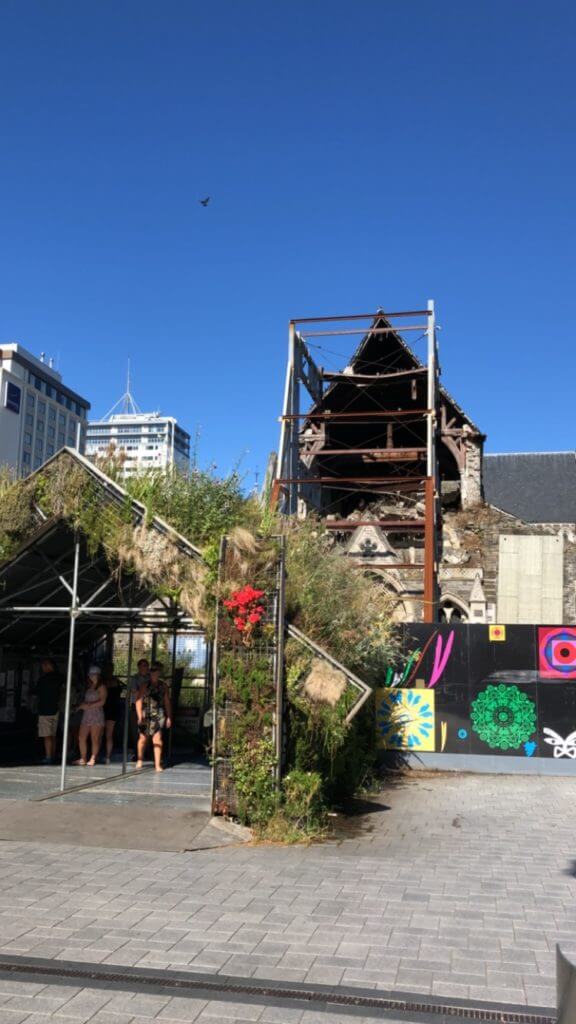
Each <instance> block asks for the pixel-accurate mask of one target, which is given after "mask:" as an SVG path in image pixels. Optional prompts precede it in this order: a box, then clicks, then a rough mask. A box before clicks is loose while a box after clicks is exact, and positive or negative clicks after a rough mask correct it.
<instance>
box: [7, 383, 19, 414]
mask: <svg viewBox="0 0 576 1024" xmlns="http://www.w3.org/2000/svg"><path fill="white" fill-rule="evenodd" d="M21 395H22V392H21V390H20V388H19V387H18V385H17V384H12V382H11V381H8V382H7V384H6V397H5V399H4V405H5V407H6V408H7V409H10V412H15V413H19V412H20V398H21Z"/></svg>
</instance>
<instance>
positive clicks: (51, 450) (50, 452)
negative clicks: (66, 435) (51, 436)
mask: <svg viewBox="0 0 576 1024" xmlns="http://www.w3.org/2000/svg"><path fill="white" fill-rule="evenodd" d="M51 455H54V445H53V444H47V445H46V458H47V459H49V458H50V456H51Z"/></svg>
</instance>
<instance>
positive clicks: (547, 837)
mask: <svg viewBox="0 0 576 1024" xmlns="http://www.w3.org/2000/svg"><path fill="white" fill-rule="evenodd" d="M575 804H576V779H573V778H533V777H532V778H523V777H518V776H515V777H510V776H480V775H478V776H473V775H461V776H457V775H451V774H446V775H432V774H431V775H427V776H421V775H419V774H417V773H414V774H412V775H410V776H409V777H408V778H407V779H402V778H400V779H399V780H398V781H397V782H396V783H395V784H391V785H389V786H387V787H386V788H385V789H384V790H383V792H382V793H381V794H380V796H379V797H378V798H375V799H374V800H373V801H371V802H370V803H369V804H368V806H367V807H365V808H364V810H365V811H366V812H367V813H365V814H363V815H362V816H361V817H360V818H358V819H352V820H351V821H348V822H347V823H346V824H345V825H343V826H342V827H341V828H339V831H338V837H337V838H336V839H334V840H332V841H330V842H327V843H325V844H322V845H313V846H310V847H289V848H285V847H278V846H253V845H246V844H242V843H240V842H238V844H231V845H227V846H223V847H218V848H215V849H210V850H197V851H196V852H184V853H171V852H155V851H150V850H126V849H124V850H115V849H110V848H94V847H93V846H84V845H69V844H66V843H65V842H64V843H62V844H59V843H56V842H23V841H4V842H0V870H1V877H2V886H1V892H0V901H1V906H0V910H1V913H0V942H1V946H0V954H1V955H2V957H3V958H8V959H9V961H10V962H14V963H23V962H25V961H24V958H27V957H33V958H43V959H46V958H47V959H48V960H49V961H51V962H52V964H53V965H57V964H61V965H62V966H63V967H64V966H66V965H70V964H79V965H80V967H81V968H82V967H83V968H85V969H86V971H85V973H87V970H89V969H90V968H92V969H93V970H94V971H98V969H100V970H102V971H105V970H107V969H108V970H109V969H110V967H111V966H112V967H114V966H115V967H118V968H121V969H122V970H125V971H127V972H128V973H130V971H133V972H136V975H134V974H133V977H135V976H137V972H138V971H142V970H147V971H148V972H149V977H153V976H154V977H159V978H160V979H161V978H162V977H164V978H166V979H167V980H168V979H169V978H171V977H172V972H186V977H188V978H192V979H193V978H194V977H196V978H197V980H198V982H199V981H200V980H201V978H202V977H204V978H213V979H215V980H218V979H220V980H221V981H222V982H224V979H236V981H237V982H240V981H241V982H243V983H244V984H245V983H246V982H247V981H248V980H250V981H251V983H252V984H253V986H254V988H255V991H256V990H257V989H258V987H260V988H262V987H263V986H265V984H266V982H269V983H270V986H271V987H273V986H274V985H276V986H278V985H280V986H290V985H294V986H295V987H298V988H300V989H304V988H305V987H306V986H309V987H310V990H320V989H322V987H326V986H330V987H331V988H333V990H334V991H335V992H349V991H354V990H357V991H358V992H359V993H360V992H362V993H365V992H372V993H380V994H381V995H384V994H385V993H396V994H398V993H404V994H406V993H408V994H411V996H412V997H415V996H416V995H420V996H422V997H427V998H432V999H434V998H435V999H441V1000H442V1001H443V1002H445V1003H450V1004H453V1003H454V1002H455V1001H456V1002H457V1001H459V1000H462V1001H470V1003H471V1004H473V1005H478V1003H479V1002H482V1001H492V1002H497V1003H506V1004H514V1005H516V1006H537V1007H546V1008H551V1007H553V1006H554V1005H555V988H554V986H555V967H554V956H555V946H556V943H557V942H559V943H560V944H561V946H562V948H563V949H564V950H565V951H566V952H567V953H569V954H572V955H573V956H574V957H576V904H575V896H576V877H575V873H576V830H575V826H574V806H575ZM150 813H151V814H152V815H153V814H154V808H153V807H152V808H151V812H150ZM62 838H63V839H65V836H63V837H62ZM0 978H1V979H2V980H1V981H0V1024H8V1022H9V1024H20V1022H23V1021H26V1022H27V1024H41V1022H47V1021H48V1020H53V1021H62V1022H67V1024H84V1022H86V1021H89V1020H90V1021H91V1022H92V1024H135V1022H151V1021H152V1020H153V1019H154V1020H157V1021H160V1022H164V1024H168V1022H170V1021H177V1020H178V1021H181V1020H188V1021H192V1020H196V1021H199V1022H201V1024H204V1022H206V1024H207V1022H208V1021H214V1020H215V1019H218V1020H219V1021H220V1022H221V1024H222V1022H226V1021H232V1020H234V1021H237V1020H254V1021H256V1020H261V1021H262V1022H263V1024H273V1022H276V1024H314V1022H316V1021H318V1022H319V1021H326V1020H328V1019H338V1020H339V1021H341V1022H344V1021H346V1020H347V1019H349V1020H350V1021H352V1020H354V1021H355V1022H358V1021H360V1020H363V1019H366V1020H368V1019H369V1020H374V1019H376V1018H377V1017H378V1018H379V1019H388V1020H391V1019H396V1017H394V1018H393V1017H392V1016H390V1015H388V1016H386V1014H385V1013H383V1012H379V1011H378V1012H377V1011H376V1010H374V1011H373V1012H372V1011H371V1012H368V1011H367V1010H364V1011H362V1013H363V1014H364V1017H363V1016H361V1015H358V1013H356V1015H352V1014H351V1013H344V1012H343V1010H342V1008H339V1009H338V1011H337V1010H336V1008H335V1009H334V1011H333V1012H332V1011H326V1012H321V1011H318V1010H314V1009H307V1008H306V1006H305V1005H304V1004H302V1003H300V1004H298V1003H297V1002H296V1003H295V1004H291V1003H290V1001H287V1000H286V999H281V998H278V999H275V998H274V997H273V996H269V997H268V998H266V999H258V998H256V997H255V996H254V997H252V998H250V997H248V996H245V997H242V998H241V999H238V1000H237V1001H231V998H230V996H228V997H226V998H220V997H219V996H218V994H217V993H212V995H210V994H208V996H207V997H205V996H202V997H201V996H200V995H195V994H194V993H192V994H185V995H183V994H179V993H178V992H175V993H174V994H173V993H172V992H171V991H169V990H168V989H166V990H164V991H163V990H162V988H160V989H159V990H155V991H154V993H151V992H150V991H147V992H145V991H141V989H140V988H139V986H138V985H137V984H136V983H134V984H132V983H131V982H130V981H129V980H128V981H127V982H125V983H124V985H123V987H122V990H118V989H115V988H114V987H113V986H106V984H102V982H100V983H98V985H97V984H96V983H91V982H90V981H89V980H86V979H85V978H84V979H83V980H78V979H76V980H74V979H70V978H68V979H61V978H58V976H54V977H50V978H43V977H40V976H39V977H38V978H36V979H35V980H34V981H32V980H30V978H28V977H27V976H26V978H25V980H23V977H22V976H11V975H9V974H7V973H6V972H5V971H4V970H3V969H2V963H1V962H0ZM398 1019H402V1020H404V1021H408V1020H409V1019H413V1020H417V1019H420V1018H419V1017H418V1016H414V1017H413V1018H408V1017H407V1016H405V1015H403V1016H402V1015H400V1016H398ZM422 1019H424V1018H422ZM435 1019H436V1020H440V1019H441V1018H440V1017H438V1016H437V1017H436V1018H435Z"/></svg>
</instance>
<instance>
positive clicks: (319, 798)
mask: <svg viewBox="0 0 576 1024" xmlns="http://www.w3.org/2000/svg"><path fill="white" fill-rule="evenodd" d="M106 468H107V469H108V470H109V471H110V472H111V473H112V474H113V475H118V472H119V467H118V466H117V467H114V466H107V467H106ZM124 486H125V487H126V490H127V492H128V497H127V498H126V500H125V501H123V502H122V501H120V502H119V501H111V500H110V498H109V497H107V496H106V493H105V491H104V490H103V488H102V487H101V486H100V484H99V482H98V481H96V480H95V479H94V478H93V477H92V476H91V475H90V474H89V472H88V471H87V470H86V469H85V468H84V467H82V466H81V465H79V464H78V463H77V461H76V460H74V459H73V457H72V456H70V455H68V454H67V453H65V452H64V453H62V454H61V456H60V457H59V458H57V459H56V460H53V461H52V462H51V463H50V464H49V465H47V466H46V467H44V469H43V470H42V471H40V472H38V473H36V474H34V475H33V476H32V477H30V478H28V479H27V480H25V481H18V482H16V483H14V482H13V481H12V480H11V479H10V478H9V476H8V475H7V474H6V473H3V474H0V559H2V560H3V559H5V558H7V557H9V556H10V555H11V554H13V552H14V551H15V550H16V549H17V548H18V546H19V545H20V544H21V543H22V542H23V541H24V540H26V539H27V537H28V536H30V534H31V533H32V532H33V530H34V528H35V527H37V526H39V525H41V523H42V522H43V521H44V520H45V519H46V518H50V517H52V516H56V517H60V518H62V519H64V520H65V521H66V522H67V523H68V524H69V525H70V526H71V528H73V529H75V530H79V531H81V532H82V534H83V535H84V536H85V537H86V539H87V542H88V544H89V546H90V548H91V550H93V551H96V550H97V549H98V548H99V547H103V548H104V549H105V551H106V553H107V557H108V559H109V562H110V565H111V566H112V568H113V569H114V570H116V571H118V572H120V571H128V572H135V573H138V574H139V576H140V577H141V578H142V580H143V581H145V582H146V583H147V584H148V586H149V587H150V589H151V591H152V592H153V593H158V594H162V595H169V596H170V597H172V598H174V600H176V601H178V603H179V604H180V605H181V607H183V608H184V609H185V610H186V611H187V612H188V613H189V614H190V615H192V616H194V618H196V620H197V621H199V622H200V623H201V624H202V625H203V626H204V627H205V628H206V629H207V630H208V631H210V629H211V626H212V620H213V612H214V607H215V602H216V601H217V600H222V599H225V598H226V599H228V598H230V596H231V593H232V592H233V591H235V590H239V591H240V590H241V588H243V587H246V586H247V585H250V586H252V587H257V588H260V589H262V590H263V591H264V592H266V589H267V587H269V585H270V571H271V566H273V565H274V560H275V552H276V546H275V545H276V542H275V541H274V540H273V537H274V535H276V534H278V533H280V532H282V533H283V534H284V536H285V543H286V570H287V579H286V617H287V619H288V621H289V622H292V623H293V624H295V625H296V626H297V627H298V628H299V629H301V630H302V632H304V633H305V634H306V635H307V636H308V637H309V638H310V639H311V640H313V641H315V642H316V643H317V644H319V645H320V646H321V647H322V648H323V649H325V650H326V651H328V652H329V653H330V654H331V655H332V656H333V657H335V658H336V659H337V660H338V661H340V662H341V663H342V665H344V666H346V668H347V669H348V670H351V671H353V672H354V673H356V674H357V675H358V676H360V677H361V678H362V679H363V680H365V681H366V682H368V683H369V684H375V683H376V682H377V681H378V680H379V679H382V678H383V677H384V675H385V670H386V667H387V665H389V664H390V663H391V661H392V660H393V658H394V653H395V636H394V632H393V628H392V625H391V616H390V606H389V599H388V596H387V594H386V592H385V590H384V589H383V588H382V586H381V584H380V583H378V582H377V581H376V580H374V579H373V578H370V577H369V576H367V575H366V574H365V573H363V572H362V571H360V570H356V569H354V568H353V567H351V566H350V564H349V563H348V562H347V561H346V559H345V558H343V557H342V554H341V553H340V552H339V551H338V549H337V548H336V547H334V545H333V541H332V538H331V536H330V535H329V534H328V533H327V532H326V531H324V529H323V527H322V526H321V524H320V523H317V522H314V521H310V520H308V521H304V522H299V521H291V522H288V523H287V522H285V521H279V520H278V519H277V517H276V516H275V514H274V511H273V510H272V509H271V508H270V507H269V506H266V507H264V508H263V507H262V506H261V505H260V503H259V502H258V501H256V500H255V498H254V497H247V496H246V495H245V494H244V493H243V491H242V481H241V478H240V476H239V475H238V473H237V472H233V473H231V474H230V475H229V476H227V477H224V478H222V477H219V476H218V475H217V474H216V472H215V470H214V469H213V468H212V469H208V470H203V469H200V468H199V467H198V465H194V467H193V469H192V472H191V474H190V475H189V476H186V477H185V476H182V475H180V474H178V473H175V472H166V473H161V472H158V471H153V472H148V473H145V474H141V475H139V476H135V477H133V478H130V479H129V480H128V481H127V482H126V483H125V485H124ZM130 498H134V499H136V501H138V502H139V503H141V505H142V506H144V513H143V514H141V513H140V514H139V515H138V516H135V514H134V508H133V505H132V502H131V501H130V500H129V499H130ZM154 517H160V518H161V519H162V520H164V521H165V522H166V523H168V524H169V525H170V526H172V527H173V528H174V529H175V530H176V531H178V533H179V534H181V535H183V536H184V537H185V538H187V539H188V540H189V541H190V542H191V543H192V544H193V545H195V546H196V547H198V548H199V549H201V557H200V553H199V557H197V558H190V557H189V555H188V554H184V553H183V552H182V550H181V548H180V546H179V545H178V543H177V542H176V540H175V538H174V537H172V536H171V535H170V533H169V532H168V533H166V532H162V531H158V530H152V529H150V526H151V524H152V522H153V520H154ZM223 535H227V536H229V537H230V545H229V548H230V551H231V552H232V555H231V570H230V573H229V574H228V578H227V589H226V591H225V592H223V593H218V592H217V577H216V569H217V563H218V549H219V542H220V538H221V537H222V536H223ZM266 581H268V582H266ZM263 600H264V601H265V598H263ZM255 608H256V605H255V607H254V609H252V610H250V608H247V611H246V615H249V614H252V613H254V614H260V613H256V611H255ZM245 618H246V616H245ZM230 621H231V622H232V619H230ZM254 625H255V626H256V625H257V626H258V629H257V632H258V635H259V637H260V640H261V641H262V643H264V642H265V641H266V640H267V639H269V638H270V637H269V636H267V634H266V630H267V629H268V630H269V629H270V628H271V627H270V625H269V624H267V621H266V618H265V617H264V618H263V621H262V623H260V621H258V623H257V624H256V623H255V624H254ZM229 628H230V629H232V628H233V625H230V627H229ZM244 633H245V637H244V643H243V644H241V645H240V646H242V647H243V648H244V651H243V657H237V656H236V655H235V656H234V657H233V658H229V659H228V661H227V660H226V656H225V657H224V658H223V660H222V662H221V665H220V676H221V682H222V685H221V688H220V693H219V699H220V700H224V701H226V702H228V704H229V705H230V708H231V714H230V716H229V722H228V725H227V733H226V736H225V737H224V743H225V745H227V746H226V749H227V750H228V751H229V752H230V753H231V755H232V757H231V760H232V762H233V764H234V769H233V773H234V785H235V788H236V791H237V794H238V801H239V814H240V816H241V818H242V820H244V821H246V822H247V823H250V824H251V825H252V826H253V827H255V828H256V829H257V831H258V834H259V835H261V836H263V837H265V838H268V839H277V838H282V839H284V840H286V839H289V840H296V839H298V838H303V837H311V836H314V835H318V834H321V833H322V830H323V828H324V825H325V815H326V810H327V808H329V807H330V806H334V805H341V804H342V803H344V802H345V801H346V799H348V798H349V797H350V796H352V795H353V794H354V793H356V792H357V791H358V790H359V789H361V788H362V787H363V786H366V785H367V784H368V783H369V782H370V780H371V778H372V776H373V772H374V766H375V745H374V738H373V737H374V726H373V709H372V706H371V703H368V704H367V705H366V706H365V708H364V709H363V710H362V712H361V713H360V714H359V715H358V716H357V717H356V718H355V719H354V720H353V721H352V723H351V724H350V725H348V724H347V723H346V717H347V715H348V712H349V710H350V707H351V704H352V703H353V701H354V700H355V695H354V693H353V692H352V690H351V688H350V686H348V685H347V683H346V677H345V676H343V675H342V674H340V676H341V678H339V674H338V673H337V672H336V673H334V672H332V674H330V673H326V672H325V671H324V673H322V672H319V668H318V664H317V663H316V662H315V658H314V656H313V655H312V653H310V652H308V651H304V650H303V648H302V647H301V646H300V645H298V644H297V643H296V642H295V641H294V640H290V641H289V642H288V643H287V645H286V649H285V662H286V681H287V693H286V697H287V716H286V717H287V721H288V745H287V756H286V763H285V765H284V770H285V775H284V779H283V781H282V786H281V787H280V788H279V787H278V786H277V785H276V780H275V775H276V767H277V766H276V765H275V764H274V751H273V749H272V748H271V743H270V738H269V737H270V732H271V714H272V712H271V706H272V704H273V701H274V680H273V676H272V674H271V669H270V658H269V654H267V653H266V652H265V651H264V650H263V649H260V648H258V647H256V648H254V649H252V650H251V649H250V644H246V642H245V640H246V636H247V637H248V638H251V636H252V631H251V629H250V628H248V629H246V627H244ZM261 646H262V645H261ZM264 646H265V644H264Z"/></svg>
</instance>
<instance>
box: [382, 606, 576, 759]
mask: <svg viewBox="0 0 576 1024" xmlns="http://www.w3.org/2000/svg"><path fill="white" fill-rule="evenodd" d="M376 699H377V710H376V728H377V733H378V740H379V744H380V746H381V747H382V748H384V749H388V750H406V751H412V752H413V753H417V752H422V753H425V752H436V753H450V754H490V755H494V754H498V755H502V756H516V757H518V756H520V757H551V758H569V759H572V760H576V628H574V627H572V626H510V625H505V626H504V625H463V624H451V625H448V624H442V625H437V626H434V625H426V624H423V623H416V624H406V625H404V626H403V627H402V645H401V655H400V657H399V658H398V662H397V664H395V665H394V666H391V667H390V668H389V669H388V671H387V673H386V678H385V680H384V685H383V686H382V687H381V688H380V689H379V690H378V691H377V694H376Z"/></svg>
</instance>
